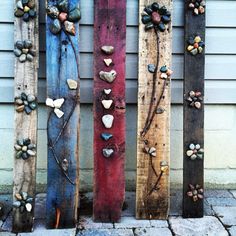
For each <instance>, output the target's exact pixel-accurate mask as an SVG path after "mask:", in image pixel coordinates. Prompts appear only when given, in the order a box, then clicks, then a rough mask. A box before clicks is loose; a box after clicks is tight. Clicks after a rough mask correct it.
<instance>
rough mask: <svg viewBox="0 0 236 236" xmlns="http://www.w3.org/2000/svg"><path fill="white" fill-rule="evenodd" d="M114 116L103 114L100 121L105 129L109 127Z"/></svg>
mask: <svg viewBox="0 0 236 236" xmlns="http://www.w3.org/2000/svg"><path fill="white" fill-rule="evenodd" d="M113 121H114V116H113V115H104V116H103V117H102V123H103V124H104V126H105V127H106V128H107V129H110V128H111V127H112V125H113Z"/></svg>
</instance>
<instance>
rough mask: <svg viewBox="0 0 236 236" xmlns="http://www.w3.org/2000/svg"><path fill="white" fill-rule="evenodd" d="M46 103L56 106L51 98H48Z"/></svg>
mask: <svg viewBox="0 0 236 236" xmlns="http://www.w3.org/2000/svg"><path fill="white" fill-rule="evenodd" d="M46 105H47V106H49V107H54V103H53V100H52V99H51V98H47V99H46Z"/></svg>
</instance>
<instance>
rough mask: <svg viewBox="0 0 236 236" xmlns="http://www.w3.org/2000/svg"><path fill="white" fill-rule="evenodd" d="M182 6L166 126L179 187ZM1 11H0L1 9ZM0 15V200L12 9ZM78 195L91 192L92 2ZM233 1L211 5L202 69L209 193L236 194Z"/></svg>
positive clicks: (130, 115) (9, 103)
mask: <svg viewBox="0 0 236 236" xmlns="http://www.w3.org/2000/svg"><path fill="white" fill-rule="evenodd" d="M183 2H184V1H182V0H174V12H173V56H172V60H173V66H172V68H173V70H174V74H173V80H172V114H171V117H172V120H171V185H172V187H176V188H177V187H181V183H182V158H183V154H182V139H183V138H182V131H183V130H182V129H183V125H182V123H183V115H182V96H183V92H182V91H183V90H182V86H183V85H182V84H183V52H184V48H183V45H184V42H183V33H184V31H183ZM2 8H3V9H2ZM1 9H2V14H1V15H0V137H1V142H0V192H7V191H10V190H11V184H12V167H13V158H14V153H13V152H14V150H13V145H14V144H13V136H14V105H13V100H14V96H13V86H14V55H13V45H14V39H13V36H14V35H13V31H14V24H13V20H14V19H13V11H14V4H13V1H11V2H10V1H9V0H2V2H1ZM81 10H82V20H81V27H80V45H81V65H80V71H81V102H82V105H81V106H82V107H81V142H80V151H81V155H80V174H81V175H80V177H81V189H82V190H91V189H92V171H93V156H92V153H93V151H92V139H93V130H92V127H93V124H92V86H93V81H92V78H93V74H92V73H93V69H92V68H93V0H81ZM235 10H236V1H229V0H222V1H216V0H208V1H207V14H206V65H205V82H206V83H205V85H206V96H205V103H206V106H205V182H206V186H207V187H211V188H216V187H217V188H235V187H236V145H235V143H236V135H235V133H236V132H235V131H236V106H235V104H236V47H235V39H236V14H235ZM44 18H45V15H44V0H40V68H39V101H40V103H41V105H40V107H39V121H38V136H39V138H38V142H39V143H38V161H37V162H38V163H37V164H38V165H37V168H38V171H37V183H38V191H42V190H43V189H44V186H45V184H46V174H47V171H46V166H47V143H46V140H47V138H46V120H47V111H46V107H45V106H44V105H43V102H44V101H45V98H46V73H45V20H44ZM137 51H138V0H127V58H126V61H127V62H126V65H127V66H126V69H127V71H126V81H127V83H126V86H127V88H126V94H127V103H128V104H127V148H126V184H127V189H129V190H131V189H134V188H135V167H136V150H135V146H136V112H137V109H136V102H137V99H136V94H137V66H138V58H137Z"/></svg>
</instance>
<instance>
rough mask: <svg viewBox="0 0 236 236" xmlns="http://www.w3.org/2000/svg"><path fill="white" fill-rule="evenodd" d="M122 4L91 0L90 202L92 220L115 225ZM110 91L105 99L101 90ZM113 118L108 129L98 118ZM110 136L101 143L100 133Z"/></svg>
mask: <svg viewBox="0 0 236 236" xmlns="http://www.w3.org/2000/svg"><path fill="white" fill-rule="evenodd" d="M125 3H126V1H125V0H121V1H116V0H95V1H94V4H95V8H94V9H95V12H94V14H95V15H94V16H95V19H94V200H93V218H94V220H95V221H100V222H117V221H119V220H120V217H121V210H122V205H123V202H124V195H125V176H124V165H125V39H126V18H125V13H126V4H125ZM105 45H108V46H113V47H114V53H113V54H112V55H106V54H104V53H103V52H102V51H101V47H102V46H105ZM104 58H112V60H113V64H114V65H110V66H109V67H106V66H105V64H104V61H103V59H104ZM102 70H103V71H111V70H115V71H116V72H117V77H116V79H115V80H114V82H113V83H110V84H109V83H107V82H105V81H102V80H101V79H100V78H99V72H100V71H102ZM104 88H106V89H108V88H110V89H112V92H111V93H110V95H108V96H105V95H104V92H103V89H104ZM102 99H112V100H113V105H112V107H111V109H109V110H105V109H104V108H103V106H102V104H101V100H102ZM106 114H111V115H113V116H114V123H113V126H112V128H110V129H106V128H105V127H104V125H103V123H102V116H103V115H106ZM105 132H108V133H111V134H112V135H113V137H112V138H111V139H110V140H108V141H104V140H102V139H101V133H105ZM104 148H112V149H113V150H114V153H113V154H112V156H111V157H108V158H106V157H104V156H103V154H102V150H103V149H104Z"/></svg>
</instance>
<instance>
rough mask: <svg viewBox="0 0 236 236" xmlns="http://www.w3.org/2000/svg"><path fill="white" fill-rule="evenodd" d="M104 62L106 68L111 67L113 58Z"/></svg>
mask: <svg viewBox="0 0 236 236" xmlns="http://www.w3.org/2000/svg"><path fill="white" fill-rule="evenodd" d="M103 61H104V63H105V64H106V66H110V65H111V63H112V59H111V58H107V59H104V60H103Z"/></svg>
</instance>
